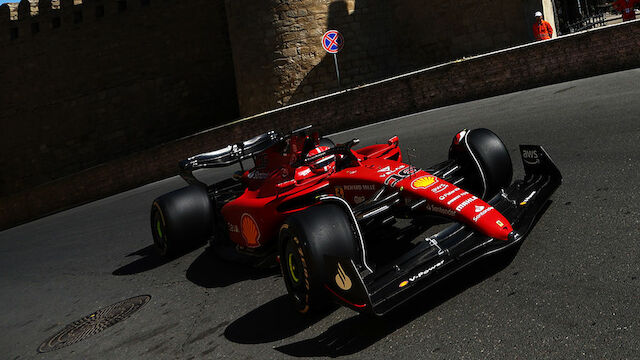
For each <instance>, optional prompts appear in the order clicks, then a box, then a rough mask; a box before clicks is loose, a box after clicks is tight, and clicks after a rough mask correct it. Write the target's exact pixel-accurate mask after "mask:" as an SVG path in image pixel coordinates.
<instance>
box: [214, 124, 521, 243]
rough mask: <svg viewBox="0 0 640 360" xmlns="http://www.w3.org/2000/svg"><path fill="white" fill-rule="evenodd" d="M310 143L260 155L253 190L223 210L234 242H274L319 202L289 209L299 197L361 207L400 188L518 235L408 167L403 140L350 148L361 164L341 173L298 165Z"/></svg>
mask: <svg viewBox="0 0 640 360" xmlns="http://www.w3.org/2000/svg"><path fill="white" fill-rule="evenodd" d="M314 136H315V143H316V144H317V143H318V141H317V135H314ZM305 140H308V137H304V136H292V137H291V138H290V139H289V141H288V143H287V145H286V146H285V148H284V149H282V148H278V147H272V148H269V149H267V150H265V151H264V152H262V153H260V154H259V155H257V156H256V157H255V162H256V166H255V167H254V168H253V169H250V170H247V171H244V172H243V174H242V175H241V181H242V182H243V183H245V184H246V185H247V189H246V190H245V192H244V193H243V194H242V195H241V196H239V197H238V198H236V199H234V200H232V201H230V202H228V203H227V204H225V205H224V206H223V207H222V210H221V213H222V215H223V217H224V219H225V221H226V223H227V225H228V230H229V231H228V233H229V237H230V239H231V240H232V241H233V242H234V243H236V244H238V245H240V246H242V247H246V248H259V247H261V246H264V245H267V244H270V243H271V242H272V241H274V240H275V239H276V238H277V233H278V231H279V228H280V225H281V224H282V223H283V222H284V220H285V218H286V217H287V216H288V215H289V214H291V213H292V212H297V211H300V210H303V209H305V208H306V207H308V206H310V205H311V204H313V202H306V203H302V204H301V205H300V206H283V205H284V204H286V203H288V202H292V201H294V200H295V199H298V198H301V197H305V196H313V194H318V193H322V194H333V195H335V196H338V197H340V198H342V199H344V200H346V201H347V202H348V203H349V204H350V205H351V206H355V205H357V204H359V203H361V202H363V201H365V200H366V199H369V198H371V197H372V196H373V195H374V193H376V192H377V191H378V190H379V189H380V188H381V187H383V186H388V187H392V188H396V189H398V190H400V192H401V194H402V195H403V198H404V200H405V202H406V203H409V202H415V201H416V200H418V201H419V200H421V199H424V200H426V202H425V203H424V205H421V210H424V211H427V212H431V213H433V214H434V215H440V216H445V217H447V218H450V219H453V220H455V221H459V222H462V223H465V224H468V225H470V226H471V227H472V228H474V229H476V230H477V231H479V232H481V233H483V234H485V235H487V236H489V237H492V238H496V239H500V240H507V238H508V235H509V234H510V233H511V232H512V231H513V229H512V227H511V224H510V223H509V221H508V220H507V219H506V218H505V217H504V216H503V215H502V214H501V213H500V212H498V211H497V210H495V209H494V208H493V207H491V206H490V205H489V204H487V203H486V202H485V201H483V200H482V199H480V198H478V197H476V196H474V195H473V194H471V193H468V192H467V191H465V190H463V189H461V188H459V187H457V186H456V185H454V184H451V183H448V182H446V181H444V180H442V179H441V178H439V177H436V176H433V175H431V174H429V173H428V172H426V171H423V170H420V169H417V168H415V167H413V166H411V165H409V164H405V163H403V162H402V156H401V152H400V148H399V146H398V138H397V137H393V138H391V139H389V141H388V143H387V144H377V145H371V146H367V147H364V148H362V149H359V150H350V151H351V152H352V154H353V156H354V159H356V161H352V163H351V164H350V166H348V167H345V168H342V169H339V170H337V171H336V168H335V165H334V166H328V167H323V168H322V169H314V168H313V166H312V165H311V166H310V165H302V166H298V165H299V164H300V163H299V162H298V160H299V159H301V158H304V157H305V156H306V155H307V154H303V153H302V150H301V149H302V148H303V144H304V141H305ZM335 156H343V155H335ZM334 164H335V163H334Z"/></svg>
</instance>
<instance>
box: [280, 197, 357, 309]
mask: <svg viewBox="0 0 640 360" xmlns="http://www.w3.org/2000/svg"><path fill="white" fill-rule="evenodd" d="M331 249H340V251H339V252H340V253H342V254H347V255H348V256H349V255H351V254H353V251H354V250H353V249H354V248H353V232H352V227H351V223H350V221H349V219H348V218H347V214H345V212H344V210H342V209H341V208H340V207H339V206H337V205H334V204H322V205H317V206H312V207H310V208H308V209H306V210H304V211H301V212H299V213H296V214H293V215H291V216H290V217H289V218H288V219H287V220H286V221H285V223H284V224H283V225H282V227H281V228H280V234H279V255H280V268H281V270H282V277H283V278H284V282H285V285H286V286H287V291H288V293H289V297H290V298H291V300H292V301H293V304H294V306H295V309H296V310H297V311H298V312H300V313H302V314H306V313H309V312H318V311H322V310H324V309H326V308H327V307H328V306H329V305H330V304H331V301H329V297H328V293H327V291H326V290H325V289H324V287H323V283H324V278H325V275H326V274H325V273H326V270H325V269H324V254H325V253H327V251H331ZM331 252H332V251H331Z"/></svg>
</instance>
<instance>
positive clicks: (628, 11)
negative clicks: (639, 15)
mask: <svg viewBox="0 0 640 360" xmlns="http://www.w3.org/2000/svg"><path fill="white" fill-rule="evenodd" d="M635 4H640V0H616V1H614V2H613V4H611V5H613V7H615V8H616V9H617V10H618V11H620V12H621V13H622V21H629V20H635V19H636V11H635V10H634V9H633V7H634V5H635Z"/></svg>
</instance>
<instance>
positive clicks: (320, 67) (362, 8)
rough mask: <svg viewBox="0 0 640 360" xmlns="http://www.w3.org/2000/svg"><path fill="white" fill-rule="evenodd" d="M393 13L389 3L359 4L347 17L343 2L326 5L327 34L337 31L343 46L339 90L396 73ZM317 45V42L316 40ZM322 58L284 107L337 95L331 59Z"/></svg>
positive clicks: (360, 1)
mask: <svg viewBox="0 0 640 360" xmlns="http://www.w3.org/2000/svg"><path fill="white" fill-rule="evenodd" d="M392 21H393V9H392V6H391V5H390V2H387V1H382V2H380V1H375V0H358V1H356V3H355V8H354V11H353V12H352V13H351V14H349V11H348V7H347V3H346V2H345V1H334V2H332V3H330V4H329V12H328V18H327V25H326V30H338V31H339V32H340V33H341V34H342V35H343V36H344V38H345V45H344V47H343V48H342V50H341V51H340V52H339V53H338V55H337V57H338V66H339V69H340V77H341V87H340V88H343V89H344V88H349V87H353V86H356V85H358V84H363V83H366V82H371V81H373V80H376V79H382V78H384V77H388V76H390V74H393V73H395V69H394V66H393V65H394V61H393V60H394V59H393V56H392V55H391V54H392V53H393V52H394V50H393V44H392V39H393V32H392V26H391V25H390V24H391V22H392ZM318 41H320V39H318ZM322 52H323V54H324V56H323V58H322V60H321V61H320V63H318V64H317V65H316V66H315V67H314V68H313V69H312V70H311V71H310V72H309V73H308V74H307V75H306V76H305V78H304V79H303V80H302V82H301V83H300V85H298V87H297V88H296V90H295V91H294V93H293V94H292V95H291V98H290V100H289V101H288V102H287V103H295V102H300V101H303V100H307V99H309V98H311V97H317V96H322V95H325V94H328V93H331V92H335V91H338V90H339V89H340V88H339V87H338V82H337V77H336V70H335V65H334V57H333V55H332V54H328V53H326V52H325V51H324V50H322Z"/></svg>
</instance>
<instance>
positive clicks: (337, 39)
mask: <svg viewBox="0 0 640 360" xmlns="http://www.w3.org/2000/svg"><path fill="white" fill-rule="evenodd" d="M343 46H344V38H343V37H342V34H340V33H339V32H338V30H329V31H327V32H326V33H324V35H323V36H322V47H323V48H324V49H325V51H326V52H328V53H329V54H337V53H338V51H340V50H341V49H342V47H343Z"/></svg>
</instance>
